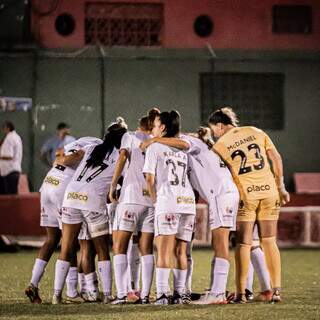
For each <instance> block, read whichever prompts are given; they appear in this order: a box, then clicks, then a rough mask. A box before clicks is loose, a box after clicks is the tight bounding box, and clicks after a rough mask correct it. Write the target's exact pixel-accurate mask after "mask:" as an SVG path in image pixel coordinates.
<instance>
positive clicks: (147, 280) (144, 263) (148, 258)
mask: <svg viewBox="0 0 320 320" xmlns="http://www.w3.org/2000/svg"><path fill="white" fill-rule="evenodd" d="M153 271H154V257H153V254H148V255H145V256H142V257H141V276H142V290H141V295H140V296H141V298H145V297H147V296H149V294H150V290H151V285H152V279H153Z"/></svg>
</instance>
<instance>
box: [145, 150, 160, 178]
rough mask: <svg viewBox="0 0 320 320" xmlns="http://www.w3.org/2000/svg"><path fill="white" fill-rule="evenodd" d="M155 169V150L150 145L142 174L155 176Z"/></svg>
mask: <svg viewBox="0 0 320 320" xmlns="http://www.w3.org/2000/svg"><path fill="white" fill-rule="evenodd" d="M156 167H157V154H156V150H155V149H154V148H153V145H151V146H150V147H149V148H148V149H147V152H146V157H145V161H144V166H143V171H142V172H143V173H151V174H153V175H155V174H156Z"/></svg>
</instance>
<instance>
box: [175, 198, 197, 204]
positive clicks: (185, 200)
mask: <svg viewBox="0 0 320 320" xmlns="http://www.w3.org/2000/svg"><path fill="white" fill-rule="evenodd" d="M193 203H194V198H193V197H184V196H180V197H177V204H193Z"/></svg>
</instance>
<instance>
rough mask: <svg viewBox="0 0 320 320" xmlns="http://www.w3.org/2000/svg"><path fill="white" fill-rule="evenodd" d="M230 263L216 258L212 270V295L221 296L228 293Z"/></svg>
mask: <svg viewBox="0 0 320 320" xmlns="http://www.w3.org/2000/svg"><path fill="white" fill-rule="evenodd" d="M229 268H230V263H229V261H228V260H226V259H223V258H218V257H217V258H215V263H214V268H213V270H212V272H213V275H212V278H213V282H212V286H211V290H210V291H211V293H213V294H216V295H217V294H221V293H225V292H226V287H227V281H228V274H229Z"/></svg>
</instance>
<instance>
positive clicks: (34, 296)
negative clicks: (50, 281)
mask: <svg viewBox="0 0 320 320" xmlns="http://www.w3.org/2000/svg"><path fill="white" fill-rule="evenodd" d="M24 293H25V295H26V296H27V297H28V298H29V299H30V302H31V303H37V304H40V303H42V300H41V298H40V296H39V289H38V288H37V287H35V286H34V285H33V284H32V283H30V285H29V286H28V287H27V288H26V290H25V291H24Z"/></svg>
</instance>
